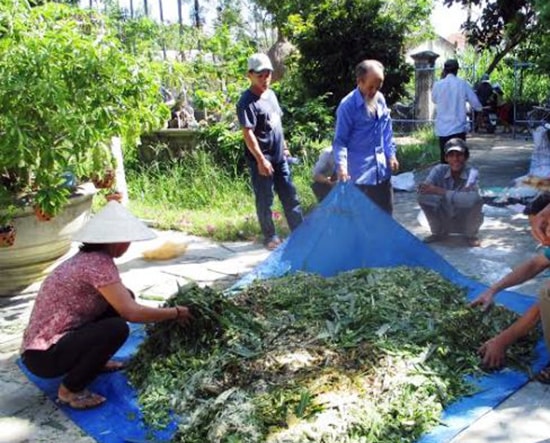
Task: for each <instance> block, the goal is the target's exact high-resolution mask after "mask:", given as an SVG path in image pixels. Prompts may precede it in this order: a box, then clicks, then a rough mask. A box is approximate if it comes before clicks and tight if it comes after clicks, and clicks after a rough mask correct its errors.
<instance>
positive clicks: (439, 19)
mask: <svg viewBox="0 0 550 443" xmlns="http://www.w3.org/2000/svg"><path fill="white" fill-rule="evenodd" d="M91 1H92V3H93V4H94V5H97V4H98V3H100V2H98V0H91ZM81 2H82V3H84V4H86V5H88V4H89V2H90V0H81ZM132 2H133V5H134V10H136V11H137V10H143V0H132ZM147 3H148V8H149V13H150V15H151V16H152V17H156V18H158V17H159V0H147ZM182 3H183V7H182V14H183V20H184V22H185V23H187V24H191V21H190V15H191V14H190V9H191V4H192V3H193V2H192V1H189V0H183V1H182ZM202 3H203V4H206V2H202ZM209 3H211V2H209ZM119 4H120V5H121V6H123V7H126V8H128V9H129V5H130V0H119ZM162 8H163V15H164V19H165V21H167V22H171V23H176V22H177V20H178V12H177V0H162ZM465 20H466V11H465V10H463V9H462V8H461V7H460V6H457V5H453V6H452V7H451V8H448V7H446V6H443V4H442V0H436V7H435V8H434V11H433V13H432V20H431V21H432V25H433V26H434V28H435V31H436V33H437V34H439V35H441V36H443V37H447V36H449V35H450V34H453V33H455V32H458V31H459V30H460V25H461V24H462V23H463V22H464V21H465Z"/></svg>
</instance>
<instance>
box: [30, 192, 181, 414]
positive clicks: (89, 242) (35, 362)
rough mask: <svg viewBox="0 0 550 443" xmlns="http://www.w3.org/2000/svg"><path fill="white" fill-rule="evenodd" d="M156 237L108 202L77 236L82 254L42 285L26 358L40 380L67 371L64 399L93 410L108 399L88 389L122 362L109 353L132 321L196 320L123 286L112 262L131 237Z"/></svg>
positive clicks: (61, 390) (60, 392) (119, 343)
mask: <svg viewBox="0 0 550 443" xmlns="http://www.w3.org/2000/svg"><path fill="white" fill-rule="evenodd" d="M155 237H156V234H155V233H154V232H153V231H152V230H150V229H149V228H148V227H147V226H146V225H145V224H143V223H142V222H141V221H140V220H138V219H137V218H135V217H134V216H133V215H132V214H131V213H130V212H128V210H127V209H125V208H124V207H123V206H122V205H121V204H119V203H117V202H114V201H112V202H109V203H108V204H107V205H106V206H105V207H104V208H103V209H102V210H101V211H100V212H99V213H98V214H96V215H95V216H94V217H93V218H92V219H91V220H90V221H89V222H88V223H87V224H86V225H85V226H84V227H83V228H82V229H81V230H80V231H79V232H78V233H77V234H76V235H75V237H74V240H76V241H80V242H82V245H81V247H80V251H79V252H78V253H77V254H76V255H74V256H73V257H71V258H70V259H68V260H67V261H65V262H63V263H61V264H60V265H59V266H58V267H57V268H56V269H54V270H53V272H52V273H51V274H50V275H49V276H48V277H47V278H46V279H45V280H44V282H43V283H42V285H41V287H40V290H39V292H38V295H37V296H36V301H35V304H34V308H33V310H32V313H31V317H30V320H29V324H28V326H27V328H26V330H25V334H24V337H23V343H22V346H21V353H22V360H23V363H24V364H25V366H26V367H27V368H28V369H29V370H30V371H31V372H32V373H33V374H35V375H37V376H39V377H45V378H52V377H59V376H63V379H62V382H61V384H60V386H59V389H58V394H57V395H58V400H59V402H60V403H62V404H66V405H68V406H70V407H72V408H75V409H87V408H92V407H96V406H99V405H101V404H102V403H103V402H105V400H106V399H105V397H102V396H101V395H98V394H96V393H93V392H91V391H89V390H88V389H87V386H88V385H89V384H90V383H91V382H92V381H93V380H94V379H95V378H96V377H97V376H98V374H100V373H101V372H105V371H113V370H117V369H120V368H121V367H122V364H121V363H120V362H116V361H113V360H111V357H112V356H113V355H114V354H115V353H116V351H117V350H118V349H119V348H120V347H121V346H122V345H123V344H124V342H125V341H126V339H127V338H128V335H129V328H128V324H127V321H130V322H136V323H151V322H158V321H165V320H175V321H177V322H179V323H181V324H187V323H188V322H189V321H190V320H191V315H190V313H189V310H188V309H187V308H186V307H185V306H175V307H170V308H154V307H148V306H143V305H140V304H139V303H137V302H136V301H135V300H134V296H133V294H132V293H131V292H130V291H129V290H128V289H127V288H126V287H125V286H124V285H123V284H122V281H121V278H120V274H119V272H118V269H117V267H116V265H115V263H114V259H115V258H117V257H120V256H122V255H123V254H124V253H125V252H126V251H127V250H128V248H129V246H130V243H131V242H133V241H140V240H149V239H152V238H155Z"/></svg>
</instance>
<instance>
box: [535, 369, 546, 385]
mask: <svg viewBox="0 0 550 443" xmlns="http://www.w3.org/2000/svg"><path fill="white" fill-rule="evenodd" d="M533 380H535V381H538V382H539V383H542V384H545V385H550V365H549V366H546V367H545V368H544V369H542V370H541V371H540V372H539V373H538V374H535V375H534V376H533Z"/></svg>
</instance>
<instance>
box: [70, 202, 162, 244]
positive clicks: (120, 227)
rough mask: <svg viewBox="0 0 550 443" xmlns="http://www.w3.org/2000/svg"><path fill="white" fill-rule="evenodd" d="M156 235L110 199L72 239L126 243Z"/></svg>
mask: <svg viewBox="0 0 550 443" xmlns="http://www.w3.org/2000/svg"><path fill="white" fill-rule="evenodd" d="M156 236H157V234H155V233H154V232H153V231H152V230H151V229H149V228H148V227H147V225H145V223H143V222H142V221H141V220H139V219H137V218H136V217H134V216H133V215H132V214H131V213H130V211H128V210H127V209H126V208H125V207H124V206H122V205H121V204H120V203H118V202H116V201H110V202H109V203H107V205H105V207H104V208H103V209H102V210H101V211H99V212H98V213H97V214H95V215H94V216H93V217H92V219H91V220H90V221H88V223H86V224H85V225H84V226H83V227H82V229H80V230H79V231H78V232H76V233H75V234H74V236H73V240H75V241H80V242H82V243H127V242H133V241H140V240H151V239H153V238H155V237H156Z"/></svg>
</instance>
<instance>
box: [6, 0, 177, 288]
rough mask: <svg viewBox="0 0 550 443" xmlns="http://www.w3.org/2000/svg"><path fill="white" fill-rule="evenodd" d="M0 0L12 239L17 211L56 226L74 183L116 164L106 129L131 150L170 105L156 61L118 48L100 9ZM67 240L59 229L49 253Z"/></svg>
mask: <svg viewBox="0 0 550 443" xmlns="http://www.w3.org/2000/svg"><path fill="white" fill-rule="evenodd" d="M2 8H3V11H2V13H0V78H2V82H0V103H1V104H2V105H1V106H0V214H2V212H3V209H2V208H6V207H7V205H8V204H12V205H14V206H15V207H16V208H17V210H18V211H20V212H19V213H16V214H12V215H11V217H12V218H13V220H14V222H15V223H14V224H15V227H16V229H17V242H16V245H17V244H18V243H19V240H20V237H21V235H23V232H22V229H20V227H19V226H18V224H19V222H20V221H21V220H20V219H21V217H22V216H23V215H24V214H25V215H26V214H33V213H34V212H35V211H36V213H37V215H40V216H44V217H45V218H46V219H48V220H50V221H47V222H45V223H44V222H42V224H43V225H45V226H54V225H60V226H59V230H62V226H61V225H62V222H60V221H59V220H57V218H58V217H59V215H60V214H61V213H62V212H63V211H65V210H66V208H67V206H68V205H70V204H71V203H72V201H73V200H75V198H76V195H77V194H78V192H75V190H76V191H78V189H77V187H78V186H79V185H81V184H82V183H84V182H86V181H91V180H92V179H95V180H96V181H97V180H104V179H108V177H109V175H110V171H113V170H114V169H115V166H116V165H115V161H114V159H113V156H112V154H111V151H110V142H111V139H112V137H114V136H121V137H122V140H123V146H124V148H125V149H126V150H127V152H128V150H129V149H130V150H131V149H134V150H135V149H136V145H137V141H138V140H139V136H140V134H141V133H142V132H146V131H150V130H152V129H157V128H160V127H162V124H163V122H165V121H166V120H167V119H168V117H169V110H168V108H167V107H166V106H165V105H164V104H163V103H162V99H161V96H160V92H159V91H160V84H161V82H160V67H159V66H157V65H155V64H154V63H152V62H150V61H148V60H143V59H141V58H140V57H139V56H137V55H133V54H131V53H128V52H127V51H125V50H124V45H123V43H122V42H121V40H120V38H119V36H118V34H117V28H116V26H114V25H113V24H112V23H111V22H110V20H109V19H108V18H107V17H105V16H102V15H101V14H99V13H98V12H96V11H93V10H82V9H79V8H77V7H72V6H68V5H63V4H58V3H46V4H44V5H43V6H38V7H30V6H29V5H28V3H26V2H20V1H19V0H6V1H5V2H4V3H3V6H2ZM68 175H70V176H71V177H72V181H73V182H74V183H72V185H71V186H68V184H67V176H68ZM104 184H105V186H107V187H111V186H112V183H108V180H107V182H106V183H104ZM90 204H91V199H90ZM88 210H89V205H88ZM0 217H1V215H0ZM4 218H6V216H4ZM0 223H1V219H0ZM31 228H32V229H33V230H34V231H36V230H37V229H42V228H41V227H40V228H37V227H36V226H35V225H32V226H31ZM69 245H70V243H69V241H68V239H67V241H66V246H64V247H63V248H59V250H58V251H56V253H55V255H56V256H57V258H58V257H59V256H60V255H62V254H63V253H64V252H66V250H68V248H69ZM6 249H10V250H11V249H12V248H6ZM7 261H9V259H8V260H7ZM3 270H4V268H3V265H2V261H1V257H0V271H1V272H2V273H3V275H4V272H3ZM0 285H1V283H0ZM1 293H2V287H1V286H0V294H1Z"/></svg>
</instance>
